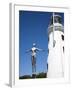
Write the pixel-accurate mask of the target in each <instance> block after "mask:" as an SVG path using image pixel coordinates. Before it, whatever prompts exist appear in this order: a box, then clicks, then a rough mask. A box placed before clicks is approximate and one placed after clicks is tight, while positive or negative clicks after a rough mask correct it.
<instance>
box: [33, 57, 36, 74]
mask: <svg viewBox="0 0 72 90" xmlns="http://www.w3.org/2000/svg"><path fill="white" fill-rule="evenodd" d="M32 73H33V74H35V73H36V57H35V56H32Z"/></svg>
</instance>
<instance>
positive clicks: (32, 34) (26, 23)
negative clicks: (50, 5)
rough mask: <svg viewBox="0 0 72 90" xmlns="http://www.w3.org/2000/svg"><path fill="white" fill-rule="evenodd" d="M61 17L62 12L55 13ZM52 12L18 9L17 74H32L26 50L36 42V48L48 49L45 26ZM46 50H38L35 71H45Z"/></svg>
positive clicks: (29, 55) (62, 15)
mask: <svg viewBox="0 0 72 90" xmlns="http://www.w3.org/2000/svg"><path fill="white" fill-rule="evenodd" d="M57 14H59V15H61V17H62V24H63V23H64V14H63V13H57ZM51 16H52V12H37V11H19V76H23V75H32V64H31V53H26V50H28V49H30V48H32V44H33V43H36V46H37V47H38V48H41V49H44V50H47V49H48V34H47V28H48V25H49V23H50V19H51ZM47 56H48V52H38V53H37V59H36V70H37V71H36V72H37V73H40V72H46V71H47Z"/></svg>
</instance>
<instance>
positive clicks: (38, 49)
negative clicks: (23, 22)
mask: <svg viewBox="0 0 72 90" xmlns="http://www.w3.org/2000/svg"><path fill="white" fill-rule="evenodd" d="M36 49H37V51H45V50H43V49H40V48H36Z"/></svg>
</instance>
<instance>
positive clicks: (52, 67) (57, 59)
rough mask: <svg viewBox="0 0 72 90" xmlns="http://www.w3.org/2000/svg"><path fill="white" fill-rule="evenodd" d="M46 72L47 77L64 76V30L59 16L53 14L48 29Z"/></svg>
mask: <svg viewBox="0 0 72 90" xmlns="http://www.w3.org/2000/svg"><path fill="white" fill-rule="evenodd" d="M48 50H49V53H48V60H47V63H48V72H47V77H48V78H49V77H52V78H53V77H54V78H55V77H63V75H64V28H63V25H62V18H61V16H60V15H56V14H54V13H53V16H52V17H51V22H50V25H49V27H48Z"/></svg>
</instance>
